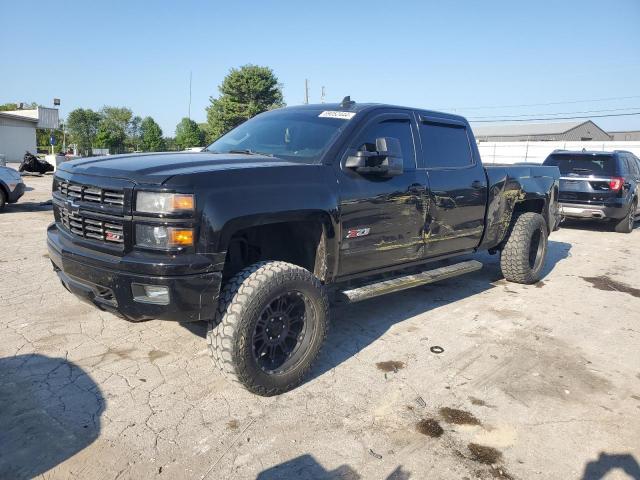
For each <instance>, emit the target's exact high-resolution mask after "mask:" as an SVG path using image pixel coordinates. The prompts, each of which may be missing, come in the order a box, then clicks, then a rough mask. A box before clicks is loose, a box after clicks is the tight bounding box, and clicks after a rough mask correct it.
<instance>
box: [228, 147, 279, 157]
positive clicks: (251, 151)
mask: <svg viewBox="0 0 640 480" xmlns="http://www.w3.org/2000/svg"><path fill="white" fill-rule="evenodd" d="M227 153H244V154H245V155H260V156H261V157H273V153H264V152H256V151H255V150H250V149H248V148H245V149H241V150H229V151H228V152H227Z"/></svg>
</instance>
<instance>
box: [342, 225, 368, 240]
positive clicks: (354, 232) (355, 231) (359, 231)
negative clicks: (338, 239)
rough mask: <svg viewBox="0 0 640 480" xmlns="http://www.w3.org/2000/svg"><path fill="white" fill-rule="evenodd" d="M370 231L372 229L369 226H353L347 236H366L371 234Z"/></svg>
mask: <svg viewBox="0 0 640 480" xmlns="http://www.w3.org/2000/svg"><path fill="white" fill-rule="evenodd" d="M370 231H371V229H370V228H369V227H367V228H352V229H350V230H347V236H346V238H358V237H366V236H367V235H369V232H370Z"/></svg>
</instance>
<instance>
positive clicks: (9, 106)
mask: <svg viewBox="0 0 640 480" xmlns="http://www.w3.org/2000/svg"><path fill="white" fill-rule="evenodd" d="M19 106H20V105H18V104H17V103H3V104H2V105H0V112H6V111H8V110H18V107H19ZM36 108H38V104H37V103H36V102H24V105H23V110H35V109H36Z"/></svg>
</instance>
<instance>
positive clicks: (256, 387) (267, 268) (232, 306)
mask: <svg viewBox="0 0 640 480" xmlns="http://www.w3.org/2000/svg"><path fill="white" fill-rule="evenodd" d="M291 291H296V292H300V293H301V294H302V295H303V296H304V298H305V299H306V300H305V301H306V302H307V301H308V305H309V307H310V308H309V310H311V311H309V312H307V313H306V314H305V322H309V324H308V325H307V328H312V330H310V333H309V335H310V337H309V342H308V345H306V347H305V348H304V350H299V351H300V353H299V354H300V355H302V358H300V360H299V361H297V363H295V365H294V366H292V367H291V368H290V369H288V370H287V371H285V372H283V373H267V372H265V371H264V370H262V369H261V368H260V366H259V365H258V363H257V360H256V359H255V357H254V353H253V333H254V329H255V325H256V323H257V322H258V321H259V317H260V313H261V312H262V311H263V309H264V308H265V305H268V304H269V302H270V301H271V300H272V299H274V298H277V297H278V295H282V294H283V293H284V294H286V292H291ZM328 328H329V300H328V297H327V294H326V292H325V289H324V287H323V286H322V284H321V283H320V281H319V280H318V279H317V278H316V277H315V276H314V275H313V274H312V273H311V272H309V271H308V270H306V269H304V268H302V267H299V266H297V265H293V264H290V263H286V262H280V261H266V262H259V263H256V264H254V265H251V266H250V267H247V268H245V269H244V270H241V271H240V272H238V273H237V274H236V275H235V276H233V277H232V278H231V279H230V280H229V281H228V282H227V283H226V285H225V286H224V288H223V291H222V293H221V295H220V299H219V303H218V308H217V312H216V316H215V318H214V319H213V320H212V321H211V322H209V328H208V331H207V341H208V343H209V350H210V352H211V356H212V358H213V362H214V364H215V365H216V366H217V367H218V368H219V369H220V371H221V372H222V374H223V375H224V376H225V377H226V378H227V379H228V380H230V381H232V382H236V383H239V384H240V385H242V386H243V387H244V388H246V389H247V390H249V391H250V392H253V393H256V394H258V395H262V396H272V395H277V394H280V393H284V392H286V391H289V390H291V389H292V388H295V387H296V386H298V385H299V384H300V383H302V381H303V380H304V378H305V377H306V375H307V374H308V373H309V370H310V369H311V367H312V364H313V362H314V360H315V359H316V358H317V357H318V354H319V352H320V349H321V347H322V344H323V342H324V339H325V337H326V335H327V330H328ZM300 348H302V347H300ZM302 352H304V353H302Z"/></svg>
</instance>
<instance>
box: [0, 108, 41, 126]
mask: <svg viewBox="0 0 640 480" xmlns="http://www.w3.org/2000/svg"><path fill="white" fill-rule="evenodd" d="M34 113H35V116H34ZM0 116H2V117H7V118H15V119H17V120H24V121H27V122H36V123H37V122H38V110H8V111H1V112H0Z"/></svg>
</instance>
